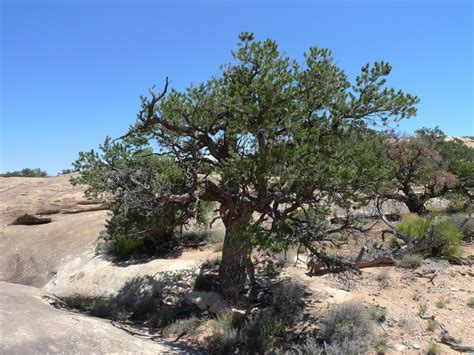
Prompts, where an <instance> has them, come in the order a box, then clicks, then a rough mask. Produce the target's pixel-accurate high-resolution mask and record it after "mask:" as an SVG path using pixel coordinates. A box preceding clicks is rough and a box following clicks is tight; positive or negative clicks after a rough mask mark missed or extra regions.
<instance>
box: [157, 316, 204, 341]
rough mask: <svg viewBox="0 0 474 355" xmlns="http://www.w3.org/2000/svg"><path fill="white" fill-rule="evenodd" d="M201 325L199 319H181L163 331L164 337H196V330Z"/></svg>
mask: <svg viewBox="0 0 474 355" xmlns="http://www.w3.org/2000/svg"><path fill="white" fill-rule="evenodd" d="M199 325H201V320H200V319H199V318H197V317H191V318H188V319H180V320H178V321H176V322H174V323H171V324H169V325H168V326H166V328H165V329H163V335H164V336H169V335H171V334H176V335H184V334H187V335H190V336H195V335H196V329H197V328H198V327H199Z"/></svg>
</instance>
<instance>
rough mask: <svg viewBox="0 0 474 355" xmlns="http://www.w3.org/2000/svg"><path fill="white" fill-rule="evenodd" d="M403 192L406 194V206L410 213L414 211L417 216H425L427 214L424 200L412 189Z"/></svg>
mask: <svg viewBox="0 0 474 355" xmlns="http://www.w3.org/2000/svg"><path fill="white" fill-rule="evenodd" d="M405 194H406V195H407V201H406V206H407V207H408V210H409V211H410V212H411V213H416V214H417V215H419V216H426V215H427V214H428V210H427V209H426V207H425V203H424V201H422V200H421V199H420V198H419V197H418V196H417V195H416V194H415V193H414V192H413V191H406V192H405Z"/></svg>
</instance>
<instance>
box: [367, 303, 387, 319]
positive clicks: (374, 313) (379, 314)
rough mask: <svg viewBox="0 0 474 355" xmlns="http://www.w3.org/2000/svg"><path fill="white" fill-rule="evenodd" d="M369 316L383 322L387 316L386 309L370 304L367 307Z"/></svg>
mask: <svg viewBox="0 0 474 355" xmlns="http://www.w3.org/2000/svg"><path fill="white" fill-rule="evenodd" d="M369 314H370V318H371V319H373V320H375V321H377V322H380V323H382V322H384V321H385V319H386V318H387V310H386V309H385V308H382V307H379V306H372V307H370V308H369Z"/></svg>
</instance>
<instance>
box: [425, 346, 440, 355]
mask: <svg viewBox="0 0 474 355" xmlns="http://www.w3.org/2000/svg"><path fill="white" fill-rule="evenodd" d="M439 353H440V349H439V346H438V344H436V343H431V344H430V345H428V348H427V349H426V354H427V355H437V354H439Z"/></svg>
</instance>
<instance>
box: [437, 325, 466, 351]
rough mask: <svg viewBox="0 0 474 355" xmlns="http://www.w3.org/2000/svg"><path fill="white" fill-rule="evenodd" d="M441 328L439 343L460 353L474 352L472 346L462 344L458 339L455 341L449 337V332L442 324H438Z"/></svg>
mask: <svg viewBox="0 0 474 355" xmlns="http://www.w3.org/2000/svg"><path fill="white" fill-rule="evenodd" d="M440 327H441V343H443V344H446V345H447V346H449V347H450V348H451V349H453V350H456V351H460V352H472V351H474V345H466V344H463V343H462V341H461V340H460V339H456V338H455V337H453V336H452V335H449V331H448V329H447V328H446V326H444V325H443V324H440Z"/></svg>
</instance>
